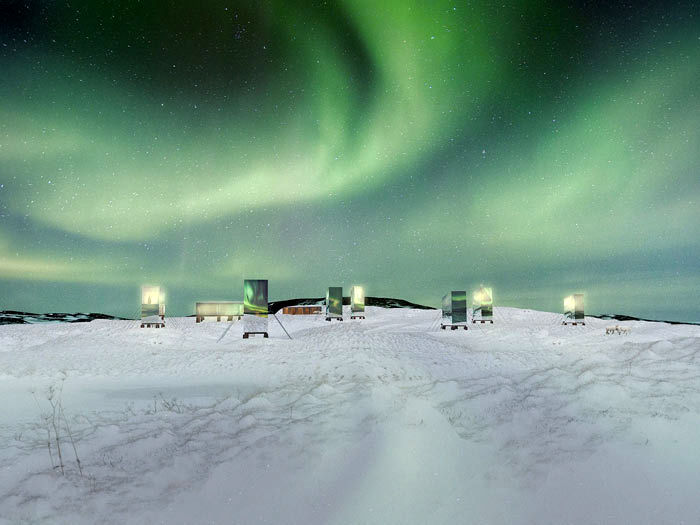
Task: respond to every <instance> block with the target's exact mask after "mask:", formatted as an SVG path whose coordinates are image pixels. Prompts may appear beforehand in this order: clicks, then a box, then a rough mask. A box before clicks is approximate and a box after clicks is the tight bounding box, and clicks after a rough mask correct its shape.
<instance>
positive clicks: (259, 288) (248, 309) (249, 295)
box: [243, 279, 268, 317]
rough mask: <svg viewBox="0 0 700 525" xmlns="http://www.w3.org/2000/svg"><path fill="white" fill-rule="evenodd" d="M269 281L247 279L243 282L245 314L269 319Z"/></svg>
mask: <svg viewBox="0 0 700 525" xmlns="http://www.w3.org/2000/svg"><path fill="white" fill-rule="evenodd" d="M267 307H268V305H267V279H245V280H244V281H243V313H244V314H245V315H255V316H257V317H267V314H268V309H267Z"/></svg>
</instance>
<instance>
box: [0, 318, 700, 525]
mask: <svg viewBox="0 0 700 525" xmlns="http://www.w3.org/2000/svg"><path fill="white" fill-rule="evenodd" d="M438 316H439V313H438V312H436V311H425V310H408V309H396V310H385V309H380V308H368V312H367V319H366V320H364V321H362V320H355V321H350V320H349V318H348V317H346V320H345V321H344V322H342V323H341V322H337V321H334V322H333V323H332V324H331V323H327V322H325V321H324V320H323V318H322V317H321V316H286V315H279V318H280V320H281V321H282V323H284V325H285V327H286V328H287V330H288V331H289V333H290V334H291V336H292V337H293V339H292V340H290V339H288V338H287V336H286V335H285V333H284V332H283V331H282V329H281V328H280V326H279V325H278V324H277V322H276V321H275V319H274V318H271V319H270V338H269V339H262V338H253V339H248V340H243V339H242V338H241V335H242V323H233V324H228V323H202V324H195V321H194V319H193V318H168V319H166V328H164V329H140V328H139V325H138V323H137V322H135V321H107V320H104V321H102V320H98V321H93V322H91V323H84V324H34V325H16V326H13V325H9V326H0V402H1V405H0V523H25V522H27V523H29V522H31V523H34V522H48V523H54V522H56V523H71V524H74V523H75V524H80V523H119V524H123V523H149V524H154V523H167V524H177V523H226V524H228V523H242V524H246V523H304V524H308V523H324V524H325V523H332V524H341V523H343V524H356V523H376V524H389V523H397V524H398V523H400V524H409V523H416V524H424V523H532V524H545V523H557V524H559V523H634V524H641V523H650V524H651V523H653V524H661V523H693V524H697V523H700V446H699V444H700V327H697V326H681V325H678V326H672V325H668V324H663V323H648V322H625V323H616V322H611V321H601V320H598V319H592V318H589V319H587V325H586V326H577V327H572V326H566V327H565V326H561V324H560V323H561V316H560V315H557V314H549V313H543V312H534V311H529V310H518V309H512V308H496V311H495V324H494V325H470V327H469V328H470V329H469V331H467V332H464V331H462V330H459V331H442V330H439V317H438ZM611 324H621V325H623V326H628V327H630V328H631V332H630V334H629V335H605V327H606V326H609V325H611ZM51 386H53V387H55V389H60V388H62V394H60V399H61V404H62V406H63V408H64V412H65V416H66V417H65V419H66V420H67V421H68V422H69V424H70V425H69V426H70V430H71V433H72V437H73V443H74V444H75V450H76V451H77V454H78V456H79V457H80V460H81V467H82V470H83V474H82V476H81V475H80V473H79V471H78V468H77V464H76V461H75V452H74V450H73V447H72V444H71V440H70V439H69V438H68V436H67V430H66V428H65V423H64V422H63V419H61V418H60V417H59V418H57V421H58V424H59V427H58V428H59V432H60V434H61V441H60V444H61V450H62V456H63V463H64V464H65V475H61V473H60V472H59V470H58V469H52V461H53V463H54V464H56V463H57V462H58V458H57V450H56V446H55V443H53V444H52V448H51V453H52V456H53V458H52V457H51V456H50V455H49V449H48V447H47V436H48V433H47V429H48V428H49V427H50V426H51V423H52V418H51V417H50V416H49V417H48V418H47V417H46V416H47V413H48V411H49V407H50V405H49V402H48V400H47V394H46V392H47V389H48V388H49V387H51ZM58 395H59V394H58V393H56V394H55V395H54V400H57V399H58Z"/></svg>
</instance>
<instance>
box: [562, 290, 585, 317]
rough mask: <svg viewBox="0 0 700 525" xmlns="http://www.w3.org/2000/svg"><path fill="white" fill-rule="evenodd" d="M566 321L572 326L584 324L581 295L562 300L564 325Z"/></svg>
mask: <svg viewBox="0 0 700 525" xmlns="http://www.w3.org/2000/svg"><path fill="white" fill-rule="evenodd" d="M567 320H571V322H572V324H586V323H585V314H584V311H583V294H582V293H575V294H573V295H569V296H568V297H566V298H565V299H564V324H567Z"/></svg>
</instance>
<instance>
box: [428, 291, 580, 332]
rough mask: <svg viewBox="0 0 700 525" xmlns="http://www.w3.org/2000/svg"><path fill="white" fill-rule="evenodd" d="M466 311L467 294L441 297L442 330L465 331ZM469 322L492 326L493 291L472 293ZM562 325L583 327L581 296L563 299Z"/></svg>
mask: <svg viewBox="0 0 700 525" xmlns="http://www.w3.org/2000/svg"><path fill="white" fill-rule="evenodd" d="M468 317H469V315H468V309H467V292H466V291H464V290H452V291H451V292H449V293H447V294H445V295H444V296H443V297H442V323H441V325H440V327H441V328H442V329H443V330H446V329H447V328H450V329H451V330H457V329H459V328H462V329H464V330H467V329H468V328H467V326H468V324H469V319H468ZM471 321H472V323H473V324H476V323H481V324H483V323H490V324H493V290H492V289H491V288H487V287H484V286H481V287H479V289H478V290H477V291H475V292H474V295H473V300H472V312H471ZM562 324H564V325H572V326H577V325H585V324H586V322H585V316H584V313H583V294H582V293H577V294H573V295H569V296H568V297H566V298H565V299H564V320H563V321H562Z"/></svg>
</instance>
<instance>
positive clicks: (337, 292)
mask: <svg viewBox="0 0 700 525" xmlns="http://www.w3.org/2000/svg"><path fill="white" fill-rule="evenodd" d="M326 317H343V288H342V286H329V287H328V291H327V292H326Z"/></svg>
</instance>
